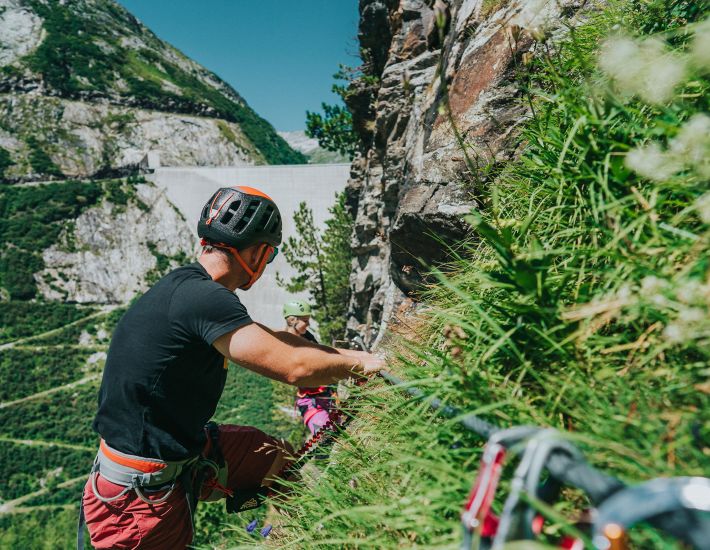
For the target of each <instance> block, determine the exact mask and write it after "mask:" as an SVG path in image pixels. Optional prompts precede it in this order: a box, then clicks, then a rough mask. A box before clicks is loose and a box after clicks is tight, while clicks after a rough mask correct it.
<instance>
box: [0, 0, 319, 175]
mask: <svg viewBox="0 0 710 550" xmlns="http://www.w3.org/2000/svg"><path fill="white" fill-rule="evenodd" d="M236 55H247V54H246V52H239V53H237V54H236ZM149 150H154V151H158V152H159V153H160V155H161V157H162V162H163V164H167V165H173V166H175V165H193V166H194V165H234V164H255V163H256V164H259V163H267V164H291V163H303V162H305V157H304V156H303V155H302V154H301V153H299V152H297V151H294V150H293V149H291V148H290V147H289V146H288V144H287V143H286V142H285V141H284V140H283V139H282V138H281V137H280V136H279V135H278V134H277V133H276V131H275V130H274V128H273V127H272V126H271V124H269V123H268V122H267V121H265V120H264V119H262V118H261V117H259V116H258V115H257V114H256V113H255V112H254V111H253V110H252V109H251V108H250V107H249V105H247V103H246V102H245V101H244V99H243V98H242V97H241V96H240V95H239V94H238V93H237V92H236V91H235V90H234V89H233V88H232V87H231V86H229V85H228V84H226V83H225V82H224V81H222V80H221V79H220V78H219V77H218V76H217V75H215V74H214V73H211V72H210V71H208V70H207V69H205V68H204V67H202V66H200V65H199V64H197V63H195V62H194V61H192V60H191V59H189V58H187V57H186V56H185V55H183V54H182V53H181V52H179V51H178V50H176V49H175V48H174V47H172V46H170V45H169V44H167V43H165V42H163V41H162V40H160V39H159V38H158V37H156V36H155V35H154V34H153V33H152V32H151V31H150V30H149V29H147V28H146V27H145V26H144V25H143V24H141V23H140V21H138V20H137V19H136V18H135V17H133V16H132V15H131V14H130V13H128V12H127V11H126V10H125V9H124V8H122V7H121V6H120V5H118V4H117V3H116V2H114V1H113V0H77V1H71V2H63V1H60V0H2V2H0V177H2V173H3V172H4V175H5V178H9V179H18V178H24V179H28V178H33V177H34V178H36V177H38V176H42V177H61V176H89V175H100V174H104V175H106V174H112V173H116V172H120V171H122V170H127V169H130V168H131V167H133V166H135V165H136V164H137V163H138V162H139V161H140V160H141V159H142V157H143V155H144V154H145V153H146V152H147V151H149Z"/></svg>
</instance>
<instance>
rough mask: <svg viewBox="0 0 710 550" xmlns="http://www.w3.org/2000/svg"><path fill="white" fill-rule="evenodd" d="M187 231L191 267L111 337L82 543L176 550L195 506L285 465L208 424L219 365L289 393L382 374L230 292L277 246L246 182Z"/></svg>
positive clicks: (231, 495) (267, 209) (270, 441)
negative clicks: (192, 233) (287, 387)
mask: <svg viewBox="0 0 710 550" xmlns="http://www.w3.org/2000/svg"><path fill="white" fill-rule="evenodd" d="M198 235H199V236H200V237H201V238H202V247H203V248H202V253H201V255H200V257H199V260H198V261H197V262H195V263H193V264H190V265H186V266H183V267H180V268H178V269H175V270H174V271H172V272H171V273H169V274H168V275H166V276H165V277H163V278H162V279H161V280H160V281H158V283H156V284H155V285H154V286H153V287H152V288H151V289H150V290H148V292H146V293H145V294H144V295H143V296H142V297H141V298H140V299H139V300H138V301H136V302H135V303H134V304H133V305H132V306H131V307H130V308H129V310H128V311H127V312H126V313H125V315H124V316H123V318H122V319H121V321H120V322H119V323H118V326H117V327H116V330H115V331H114V334H113V338H112V340H111V345H110V348H109V352H108V357H107V359H106V366H105V369H104V374H103V380H102V383H101V388H100V390H99V398H98V412H97V414H96V418H95V420H94V429H95V430H96V431H97V432H98V433H99V435H100V436H101V441H100V445H99V452H98V455H97V458H96V462H95V463H94V467H93V469H92V472H91V474H90V476H89V480H88V481H87V483H86V486H85V488H84V495H83V498H82V506H83V510H82V516H81V517H82V518H85V521H86V525H87V526H88V529H89V533H90V536H91V543H92V544H93V546H94V547H95V548H142V549H153V548H154V549H168V548H169V549H178V548H185V547H186V546H187V545H188V544H189V543H190V541H191V540H192V537H193V528H192V518H193V516H194V509H195V506H196V504H197V500H198V499H201V500H215V499H217V498H220V497H224V496H225V495H228V499H230V502H231V504H232V508H233V509H234V508H238V507H239V506H238V505H237V504H235V502H239V499H241V500H242V501H243V500H244V496H245V495H246V496H247V497H248V496H249V495H250V494H252V493H255V492H256V491H257V490H258V489H259V488H260V487H263V486H268V485H269V484H270V483H271V482H272V479H271V478H272V476H274V475H275V474H276V473H278V472H279V471H280V470H281V469H282V467H283V466H284V465H285V464H286V462H287V457H288V453H289V448H288V446H287V445H286V444H284V443H283V442H281V441H278V440H276V439H274V438H272V437H269V436H268V435H266V434H264V433H263V432H261V431H259V430H257V429H255V428H252V427H248V426H232V425H222V426H217V425H216V424H213V423H210V424H208V421H209V420H210V418H211V417H212V415H213V414H214V412H215V410H216V407H217V403H218V401H219V398H220V395H221V394H222V390H223V388H224V385H225V380H226V377H227V361H228V360H229V361H232V362H234V363H236V364H238V365H239V367H237V368H248V369H250V370H252V371H254V372H257V373H259V374H262V375H264V376H266V377H269V378H272V379H274V380H278V381H281V382H285V383H288V384H292V385H296V386H319V385H323V384H330V383H332V382H335V381H337V380H339V379H342V378H347V377H348V376H350V375H351V374H353V373H357V374H368V373H371V372H376V371H377V370H379V369H380V368H381V367H382V362H381V361H380V360H379V359H377V358H375V357H373V356H371V355H369V354H364V353H362V352H351V351H346V350H336V349H334V348H329V347H326V346H320V345H318V344H315V343H311V342H308V341H307V340H305V339H304V338H300V337H297V336H294V335H292V334H289V333H287V332H274V331H271V330H269V329H267V328H266V327H264V326H263V325H261V324H259V323H256V322H254V321H253V320H252V319H251V317H250V316H249V314H248V313H247V310H246V309H245V307H244V306H243V305H242V303H241V302H240V300H239V298H237V296H236V295H235V294H234V291H235V290H236V289H241V290H248V289H249V288H251V286H252V285H253V284H254V283H255V282H256V281H257V280H258V279H259V277H260V276H261V275H262V273H263V272H264V269H265V268H266V265H267V264H268V263H269V262H271V261H272V260H273V258H274V257H275V255H276V253H277V250H278V249H277V247H278V246H279V244H280V243H281V216H280V214H279V210H278V208H277V206H276V204H275V203H274V201H273V200H272V199H271V198H270V197H268V196H267V195H265V194H264V193H262V192H261V191H259V190H257V189H253V188H250V187H225V188H221V189H219V190H218V191H217V192H216V193H215V194H214V195H213V196H212V197H211V198H210V199H209V201H208V202H207V203H206V204H205V206H204V209H203V210H202V213H201V216H200V220H199V223H198ZM80 527H81V521H80ZM81 532H82V531H81V529H80V533H81ZM82 544H83V541H82V540H81V535H80V540H79V545H80V546H81V545H82Z"/></svg>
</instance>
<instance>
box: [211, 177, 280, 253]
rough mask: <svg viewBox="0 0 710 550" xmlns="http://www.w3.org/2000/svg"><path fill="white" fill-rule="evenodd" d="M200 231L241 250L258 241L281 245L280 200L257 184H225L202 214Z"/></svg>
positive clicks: (274, 245)
mask: <svg viewBox="0 0 710 550" xmlns="http://www.w3.org/2000/svg"><path fill="white" fill-rule="evenodd" d="M197 234H198V235H199V236H200V237H201V238H202V239H204V240H206V241H208V242H212V243H224V244H226V245H229V246H233V247H234V248H236V249H237V250H240V249H243V248H247V247H249V246H251V245H254V244H259V243H267V244H269V245H271V246H273V247H277V246H279V245H280V244H281V214H280V213H279V209H278V207H277V206H276V203H274V201H273V200H272V199H271V197H269V196H268V195H266V194H265V193H263V192H262V191H259V190H258V189H254V188H253V187H244V186H239V187H222V188H221V189H218V190H217V192H216V193H215V194H214V195H212V197H210V200H208V201H207V204H205V207H204V208H203V209H202V213H201V214H200V221H199V222H198V224H197Z"/></svg>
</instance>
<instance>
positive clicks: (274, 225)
mask: <svg viewBox="0 0 710 550" xmlns="http://www.w3.org/2000/svg"><path fill="white" fill-rule="evenodd" d="M280 224H281V216H279V215H278V214H276V217H275V218H274V223H272V224H271V227H270V228H269V233H276V228H277V227H278V226H279V225H280Z"/></svg>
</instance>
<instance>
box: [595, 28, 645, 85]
mask: <svg viewBox="0 0 710 550" xmlns="http://www.w3.org/2000/svg"><path fill="white" fill-rule="evenodd" d="M638 56H639V47H638V44H637V43H636V41H635V40H632V39H631V38H627V37H625V36H615V37H613V38H610V39H608V40H606V41H605V42H604V43H603V44H602V47H601V51H600V55H599V66H600V67H601V68H602V70H603V71H604V72H605V73H606V74H607V75H609V76H610V77H611V78H613V79H614V80H616V81H617V82H618V83H619V84H620V85H621V86H622V87H623V88H627V87H628V86H629V85H630V84H633V79H634V78H635V77H636V70H637V69H638V65H637V62H636V60H637V58H638Z"/></svg>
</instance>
